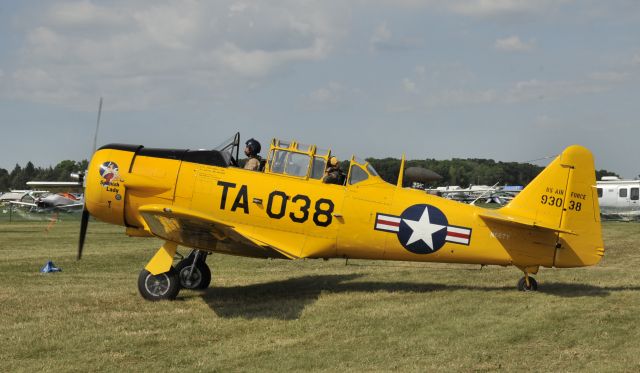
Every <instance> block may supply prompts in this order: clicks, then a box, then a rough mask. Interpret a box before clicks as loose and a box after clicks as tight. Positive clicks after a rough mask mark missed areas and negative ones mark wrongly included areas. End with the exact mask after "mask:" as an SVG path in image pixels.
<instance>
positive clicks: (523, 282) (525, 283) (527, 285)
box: [518, 272, 538, 291]
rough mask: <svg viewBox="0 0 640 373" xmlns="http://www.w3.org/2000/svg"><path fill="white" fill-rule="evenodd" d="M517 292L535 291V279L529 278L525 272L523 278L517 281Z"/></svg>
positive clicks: (536, 285) (536, 288)
mask: <svg viewBox="0 0 640 373" xmlns="http://www.w3.org/2000/svg"><path fill="white" fill-rule="evenodd" d="M518 290H520V291H537V290H538V282H537V281H536V279H535V278H533V277H531V276H529V273H527V272H525V273H524V277H523V278H521V279H520V280H519V281H518Z"/></svg>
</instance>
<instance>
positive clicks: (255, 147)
mask: <svg viewBox="0 0 640 373" xmlns="http://www.w3.org/2000/svg"><path fill="white" fill-rule="evenodd" d="M245 145H246V146H247V148H249V151H250V152H251V154H252V155H256V154H258V153H260V150H261V149H262V147H261V146H260V143H259V142H258V140H255V139H249V140H247V142H246V143H245Z"/></svg>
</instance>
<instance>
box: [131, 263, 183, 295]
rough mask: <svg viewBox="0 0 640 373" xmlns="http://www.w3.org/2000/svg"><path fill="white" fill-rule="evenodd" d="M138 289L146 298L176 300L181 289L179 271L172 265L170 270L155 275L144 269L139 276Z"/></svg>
mask: <svg viewBox="0 0 640 373" xmlns="http://www.w3.org/2000/svg"><path fill="white" fill-rule="evenodd" d="M138 291H140V295H142V297H143V298H144V299H146V300H150V301H158V300H174V299H176V297H177V296H178V292H179V291H180V280H179V279H178V273H177V272H176V270H175V269H174V268H173V267H171V268H170V269H169V271H168V272H165V273H161V274H159V275H155V276H154V275H152V274H151V273H150V272H149V271H147V270H146V269H143V270H142V271H140V276H138Z"/></svg>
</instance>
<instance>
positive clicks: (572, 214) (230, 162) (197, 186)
mask: <svg viewBox="0 0 640 373" xmlns="http://www.w3.org/2000/svg"><path fill="white" fill-rule="evenodd" d="M238 148H239V134H236V136H235V138H234V139H233V141H230V143H229V144H228V145H227V146H224V147H221V148H219V149H218V150H178V149H154V148H145V147H143V146H138V145H122V144H110V145H106V146H103V147H102V148H100V149H99V150H98V151H97V152H96V153H95V154H94V156H93V159H92V160H91V163H90V165H89V168H88V171H87V175H86V177H85V183H86V187H85V188H86V189H85V210H84V212H83V216H82V225H81V230H80V242H79V248H78V259H79V258H80V257H81V255H82V248H83V245H84V239H85V235H86V230H87V224H88V220H89V215H92V216H94V217H96V218H97V219H99V220H102V221H104V222H108V223H112V224H117V225H122V226H125V227H126V233H127V234H128V235H129V236H135V237H149V236H155V237H158V238H160V239H161V240H163V241H164V243H163V244H162V246H161V247H160V249H159V250H158V252H157V253H156V254H155V256H153V258H152V259H151V260H150V262H149V263H148V264H147V265H146V267H145V268H144V269H143V270H142V271H141V273H140V276H139V279H138V288H139V291H140V294H141V295H142V296H143V297H144V298H146V299H148V300H162V299H174V298H175V297H176V296H177V294H178V292H179V291H180V289H181V288H188V289H204V288H206V287H208V286H209V284H210V281H211V272H210V270H209V268H208V267H207V265H206V262H205V261H206V258H207V255H208V254H209V253H212V252H217V253H223V254H231V255H239V256H247V257H254V258H280V259H302V258H325V259H326V258H349V259H379V260H401V261H419V262H442V263H467V264H481V265H500V266H509V265H513V266H516V267H517V268H519V269H520V270H521V271H522V272H523V273H524V277H522V278H521V279H520V281H519V282H518V289H519V290H522V291H528V290H536V289H537V283H536V281H535V279H534V278H533V277H531V275H532V274H536V273H537V272H538V269H539V268H540V267H557V268H568V267H583V266H591V265H595V264H597V263H598V262H599V261H600V259H602V257H603V255H604V245H603V242H602V236H601V227H600V211H599V206H598V198H597V194H596V188H595V185H596V180H595V170H594V163H593V157H592V154H591V153H590V151H589V150H587V149H586V148H584V147H581V146H578V145H574V146H570V147H568V148H567V149H565V150H564V151H563V152H562V154H560V155H559V156H558V157H557V158H556V159H555V160H554V161H553V162H552V163H551V164H550V165H549V166H548V167H547V168H546V169H544V171H542V172H541V173H540V174H539V175H538V176H537V177H536V178H535V179H534V180H533V181H532V182H531V183H530V184H529V185H528V186H527V187H526V188H525V189H524V190H523V191H522V192H521V193H520V194H519V195H518V196H517V197H515V198H514V199H513V200H512V201H511V202H510V203H509V204H508V205H507V206H505V207H503V208H501V209H499V210H487V209H483V208H480V207H476V206H470V205H466V204H463V203H459V202H455V201H451V200H447V199H444V198H440V197H437V196H433V195H429V194H427V193H425V192H424V191H420V190H415V189H409V188H402V178H403V169H404V157H403V161H402V162H403V163H402V166H401V171H400V175H399V180H398V184H397V185H392V184H389V183H387V182H385V181H384V180H382V178H380V176H378V174H377V173H376V171H375V170H374V168H373V167H372V166H371V165H370V164H369V163H367V162H366V161H361V160H359V159H357V158H355V157H353V158H352V159H351V162H350V166H349V169H348V172H347V175H346V178H345V181H344V184H343V185H335V184H327V183H324V182H323V181H322V179H323V174H324V172H325V169H326V167H327V163H328V161H329V160H330V158H331V156H332V155H331V151H330V150H322V149H319V148H318V147H316V146H314V145H304V144H300V143H297V142H295V141H293V142H285V141H281V140H275V139H274V140H273V141H272V142H271V146H270V150H269V153H268V156H267V158H266V162H263V170H261V171H250V170H245V169H243V168H240V167H238V166H237V159H238ZM178 245H181V246H185V247H188V248H191V249H193V250H192V251H191V254H190V255H189V256H188V257H187V258H185V259H183V260H182V261H180V262H179V263H178V264H177V265H176V266H175V267H174V266H173V262H174V257H175V256H176V249H177V247H178Z"/></svg>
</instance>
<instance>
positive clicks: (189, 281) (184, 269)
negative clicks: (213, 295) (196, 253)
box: [176, 257, 211, 290]
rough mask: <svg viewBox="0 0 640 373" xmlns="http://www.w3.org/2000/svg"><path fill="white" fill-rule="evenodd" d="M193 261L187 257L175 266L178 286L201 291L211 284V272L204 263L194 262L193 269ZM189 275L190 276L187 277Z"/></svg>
mask: <svg viewBox="0 0 640 373" xmlns="http://www.w3.org/2000/svg"><path fill="white" fill-rule="evenodd" d="M192 268H193V259H191V257H187V258H186V259H184V260H181V261H180V263H178V265H176V272H178V277H179V278H180V286H182V287H183V288H185V289H190V290H203V289H206V288H208V287H209V285H210V284H211V270H210V269H209V266H208V265H207V263H205V262H204V261H200V260H198V261H196V266H195V268H193V271H192ZM189 274H191V276H189Z"/></svg>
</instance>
